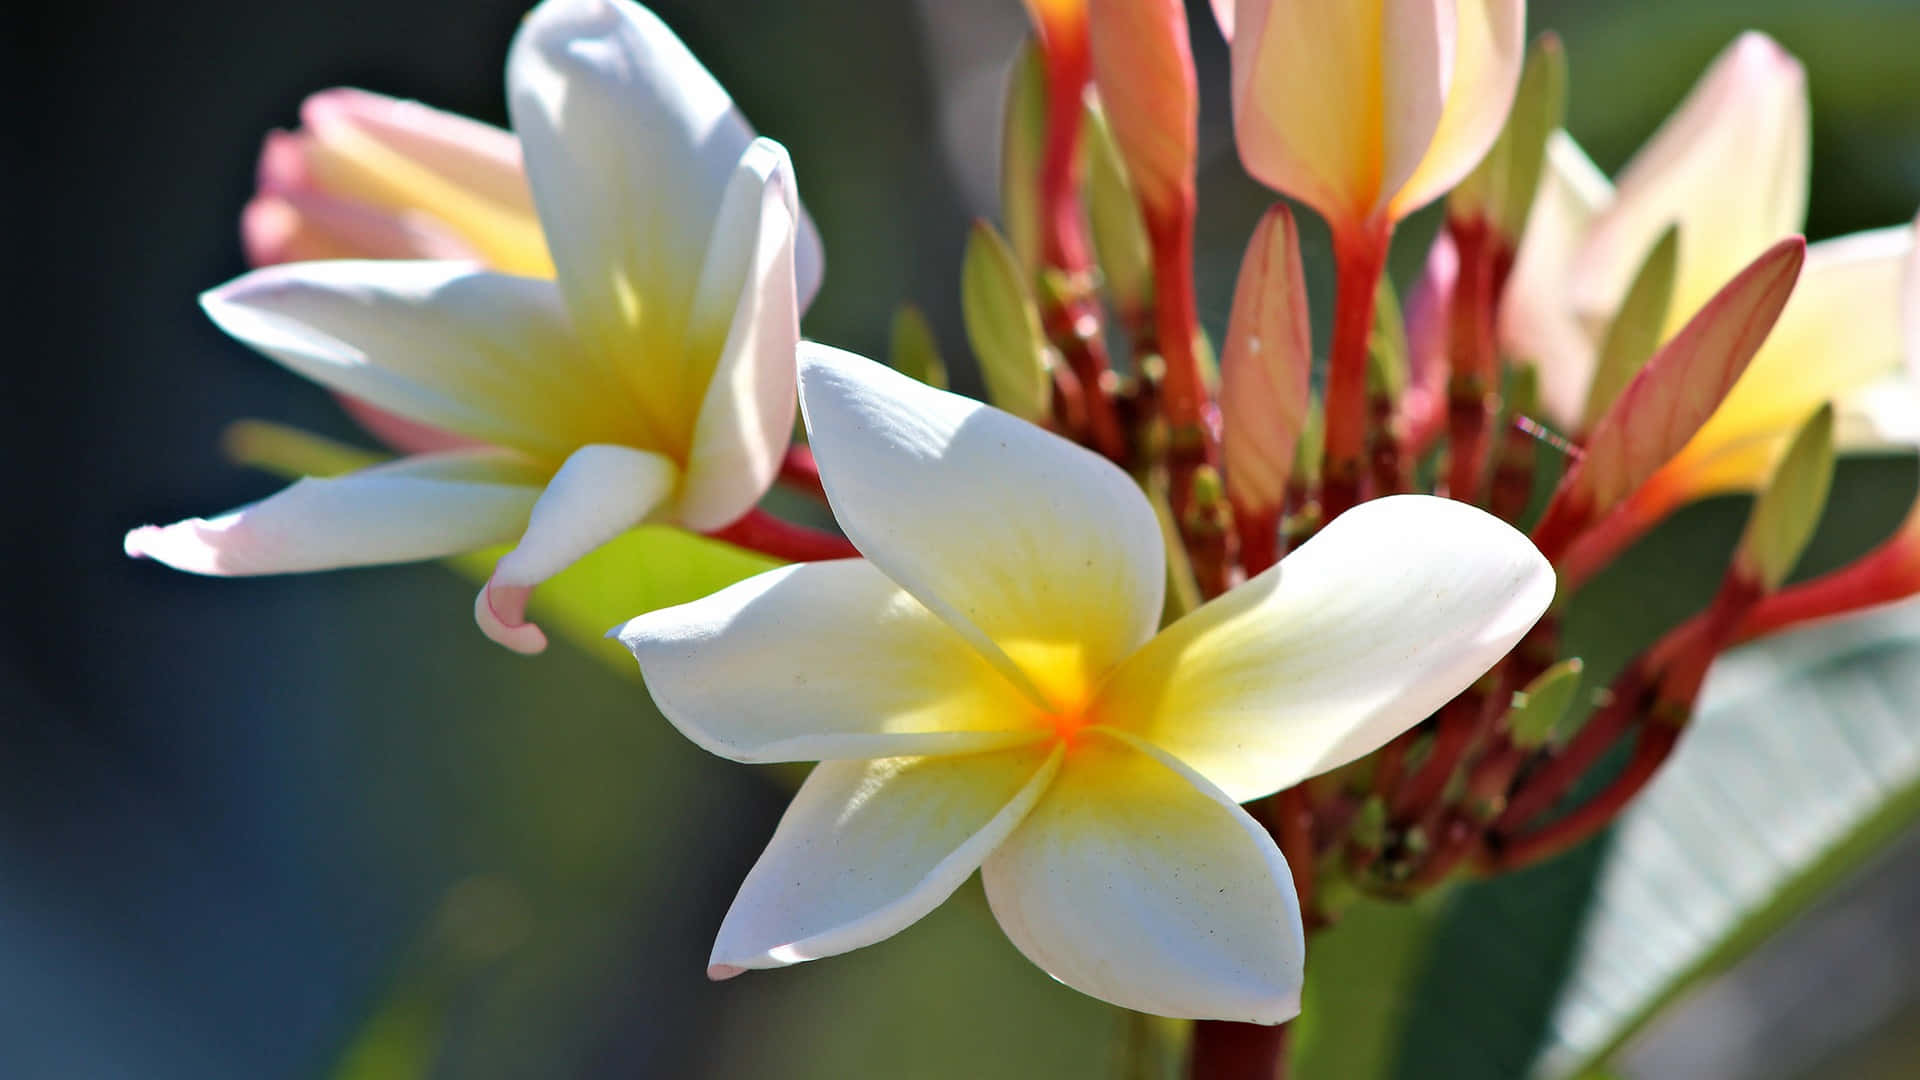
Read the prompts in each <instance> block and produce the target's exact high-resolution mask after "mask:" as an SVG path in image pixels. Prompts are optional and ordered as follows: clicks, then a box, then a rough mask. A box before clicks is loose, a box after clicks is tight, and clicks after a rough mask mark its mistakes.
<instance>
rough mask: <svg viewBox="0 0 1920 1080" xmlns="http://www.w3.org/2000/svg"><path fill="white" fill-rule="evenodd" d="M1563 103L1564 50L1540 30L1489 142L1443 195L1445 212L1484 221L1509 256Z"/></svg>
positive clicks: (1528, 208) (1524, 222)
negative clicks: (1507, 109) (1469, 169)
mask: <svg viewBox="0 0 1920 1080" xmlns="http://www.w3.org/2000/svg"><path fill="white" fill-rule="evenodd" d="M1566 105H1567V54H1566V49H1565V48H1564V47H1563V46H1562V45H1561V44H1560V38H1559V37H1558V36H1557V35H1555V34H1552V33H1546V34H1542V35H1540V37H1539V38H1537V39H1535V41H1534V43H1533V47H1532V48H1531V49H1529V50H1527V61H1526V66H1525V67H1524V68H1523V69H1522V70H1521V72H1520V87H1519V89H1518V91H1516V92H1515V94H1514V98H1513V109H1512V111H1510V112H1509V113H1508V114H1507V125H1506V127H1505V128H1503V129H1501V132H1500V137H1499V138H1498V139H1495V140H1494V143H1493V148H1492V149H1491V150H1488V151H1487V156H1486V157H1485V158H1484V159H1482V160H1481V162H1480V164H1479V166H1478V167H1477V168H1475V169H1474V170H1473V171H1472V172H1471V173H1468V174H1467V177H1466V179H1464V180H1462V181H1460V184H1459V186H1457V187H1455V188H1454V189H1453V191H1452V192H1451V193H1449V194H1448V196H1447V216H1448V217H1449V218H1452V219H1455V220H1462V221H1474V220H1479V221H1484V222H1485V223H1486V224H1487V226H1488V227H1489V228H1490V229H1491V230H1492V232H1493V235H1494V237H1495V239H1496V240H1497V242H1498V243H1499V245H1500V246H1501V247H1502V249H1503V250H1505V251H1506V252H1507V253H1508V255H1509V257H1511V254H1512V253H1513V252H1514V250H1515V249H1516V248H1518V247H1519V244H1520V237H1521V235H1522V234H1523V233H1524V232H1525V230H1526V227H1527V215H1528V213H1529V212H1530V211H1531V210H1532V209H1533V196H1534V193H1535V192H1536V191H1538V190H1539V186H1540V174H1541V171H1542V169H1543V168H1544V166H1545V164H1546V158H1547V138H1548V136H1550V135H1551V134H1552V133H1553V132H1554V131H1555V130H1557V129H1558V128H1559V127H1560V121H1561V117H1562V116H1563V115H1565V113H1566Z"/></svg>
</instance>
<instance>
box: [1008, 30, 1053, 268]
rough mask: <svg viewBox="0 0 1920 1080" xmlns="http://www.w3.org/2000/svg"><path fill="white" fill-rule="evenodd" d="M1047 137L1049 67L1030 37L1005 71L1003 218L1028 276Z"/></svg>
mask: <svg viewBox="0 0 1920 1080" xmlns="http://www.w3.org/2000/svg"><path fill="white" fill-rule="evenodd" d="M1046 142H1047V71H1046V66H1045V64H1044V62H1043V61H1042V60H1041V57H1040V46H1039V44H1038V43H1037V42H1035V41H1033V40H1032V39H1031V38H1029V39H1028V40H1027V42H1026V43H1025V44H1024V45H1022V46H1021V47H1020V52H1019V53H1018V55H1016V56H1015V57H1014V58H1013V67H1012V68H1011V69H1009V70H1008V72H1007V101H1006V109H1005V112H1004V115H1003V116H1002V118H1001V124H1000V221H1001V222H1002V223H1003V224H1004V225H1005V226H1006V229H1007V240H1008V242H1009V243H1010V244H1011V245H1012V247H1013V253H1014V255H1015V256H1017V257H1018V258H1019V260H1020V265H1021V267H1022V268H1024V269H1025V270H1026V272H1027V274H1028V276H1029V277H1031V276H1032V275H1033V274H1034V273H1036V272H1037V271H1038V269H1039V267H1040V214H1041V209H1040V159H1041V158H1042V157H1043V156H1044V155H1045V153H1046Z"/></svg>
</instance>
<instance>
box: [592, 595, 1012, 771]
mask: <svg viewBox="0 0 1920 1080" xmlns="http://www.w3.org/2000/svg"><path fill="white" fill-rule="evenodd" d="M618 633H619V637H620V641H621V643H622V644H624V645H625V646H626V647H627V648H628V649H631V650H632V651H633V655H634V657H635V658H636V659H637V660H638V661H639V662H640V672H641V674H642V675H644V676H645V677H646V680H647V687H648V689H649V690H651V691H652V693H653V699H654V701H655V702H656V703H657V704H658V705H659V706H660V711H661V712H662V713H664V714H665V715H666V717H667V719H668V720H670V721H672V723H673V725H674V726H675V727H677V728H679V729H680V730H681V732H683V733H684V734H686V736H687V737H688V738H690V739H692V740H693V741H694V742H696V743H698V744H700V745H701V746H702V747H704V748H706V749H707V750H709V751H711V752H713V753H715V754H719V755H720V756H722V757H727V758H732V759H733V760H735V761H753V762H762V761H815V760H820V759H823V758H851V757H888V756H901V755H916V754H929V753H947V752H954V751H959V750H970V749H971V750H978V749H983V748H991V747H996V746H1005V745H1008V744H1010V743H1017V742H1021V741H1026V740H1029V739H1031V738H1033V737H1034V734H1035V732H1036V731H1041V732H1043V733H1044V732H1045V731H1046V730H1048V729H1046V728H1045V727H1044V726H1043V725H1042V724H1041V722H1040V720H1039V718H1038V717H1037V715H1036V712H1035V706H1034V705H1033V703H1032V702H1030V701H1028V700H1027V699H1026V698H1025V697H1023V696H1022V695H1021V693H1020V692H1019V691H1018V690H1016V689H1015V688H1014V687H1013V685H1012V684H1010V683H1008V682H1007V681H1006V680H1005V679H1004V678H1003V677H1002V676H1001V675H1000V674H999V673H998V672H997V671H996V670H995V669H994V668H993V666H992V665H991V664H989V663H988V662H987V661H986V660H985V659H983V658H982V657H981V656H980V655H979V653H977V652H975V651H974V649H973V647H972V646H971V645H969V644H968V643H967V642H966V641H965V640H963V639H962V638H961V637H960V635H959V634H957V633H955V632H954V631H953V630H952V628H950V627H949V626H947V624H946V623H944V622H942V621H941V620H940V619H938V618H936V617H935V616H934V615H933V613H932V612H930V611H928V610H927V609H926V607H925V606H924V605H922V604H921V603H920V602H919V601H918V600H915V599H914V598H913V597H912V596H910V595H908V594H907V593H906V592H905V591H904V590H902V589H901V588H900V587H899V586H897V585H895V584H894V583H893V582H892V581H889V580H888V579H887V577H886V575H884V574H882V573H880V571H878V570H876V569H875V568H874V567H873V564H871V563H869V562H867V561H866V560H864V559H844V560H839V561H835V562H818V563H803V564H800V565H795V566H785V567H781V568H780V569H778V570H770V571H768V572H766V573H764V574H761V575H759V576H757V577H752V578H748V579H747V580H746V581H743V582H740V583H739V584H737V585H733V586H730V587H728V588H726V589H722V590H721V591H719V592H717V593H714V594H713V595H711V596H708V597H705V598H703V599H700V600H696V601H694V602H692V603H690V604H682V605H680V606H679V607H671V608H664V609H661V610H659V611H652V612H649V613H647V614H645V615H642V616H640V617H638V618H636V619H633V620H632V621H630V622H628V623H627V624H626V625H625V626H623V627H621V628H620V630H619V632H618Z"/></svg>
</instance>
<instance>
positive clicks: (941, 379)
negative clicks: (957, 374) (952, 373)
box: [887, 304, 947, 390]
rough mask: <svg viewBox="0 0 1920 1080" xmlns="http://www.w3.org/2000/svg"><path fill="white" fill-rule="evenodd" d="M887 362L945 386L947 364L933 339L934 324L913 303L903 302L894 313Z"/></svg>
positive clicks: (940, 387) (903, 371) (913, 374)
mask: <svg viewBox="0 0 1920 1080" xmlns="http://www.w3.org/2000/svg"><path fill="white" fill-rule="evenodd" d="M887 362H888V363H890V364H892V365H893V369H894V370H895V371H898V372H900V373H901V374H903V375H907V376H911V377H912V378H915V379H919V380H920V381H921V382H923V383H926V384H927V385H928V386H933V387H938V388H939V389H941V390H945V389H946V388H947V364H946V361H944V360H942V359H941V358H940V346H939V344H938V343H937V342H935V341H934V339H933V327H931V326H928V325H927V316H926V315H925V314H924V313H923V312H922V311H921V310H920V309H919V308H918V307H917V306H915V305H913V304H902V305H900V307H899V309H898V310H896V311H895V312H894V313H893V327H892V332H891V333H890V334H889V335H888V349H887Z"/></svg>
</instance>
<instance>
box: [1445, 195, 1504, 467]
mask: <svg viewBox="0 0 1920 1080" xmlns="http://www.w3.org/2000/svg"><path fill="white" fill-rule="evenodd" d="M1447 230H1448V232H1449V233H1450V234H1451V235H1452V237H1453V242H1454V247H1455V248H1456V250H1458V252H1459V256H1460V273H1459V277H1458V279H1457V280H1456V282H1455V285H1454V289H1453V296H1452V307H1453V310H1452V311H1451V312H1450V313H1449V317H1448V319H1447V330H1448V341H1447V361H1448V377H1447V461H1448V465H1447V494H1449V495H1450V496H1452V497H1453V498H1456V499H1459V500H1461V501H1463V502H1472V503H1477V502H1479V501H1480V497H1481V490H1482V484H1483V483H1484V478H1485V476H1486V471H1487V457H1488V454H1489V452H1490V449H1491V444H1492V440H1491V439H1490V438H1489V428H1490V427H1491V426H1492V420H1493V415H1494V413H1495V412H1496V411H1497V410H1498V400H1499V378H1500V372H1499V366H1498V360H1497V351H1496V348H1495V344H1494V331H1493V326H1494V321H1493V320H1494V305H1495V303H1496V302H1497V300H1498V294H1497V293H1496V292H1495V291H1494V290H1495V283H1494V280H1493V278H1494V257H1493V256H1494V253H1493V251H1492V244H1493V237H1492V236H1491V235H1490V232H1489V230H1488V228H1487V223H1486V221H1484V220H1482V219H1474V220H1470V221H1463V220H1458V219H1452V218H1449V219H1448V221H1447Z"/></svg>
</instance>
